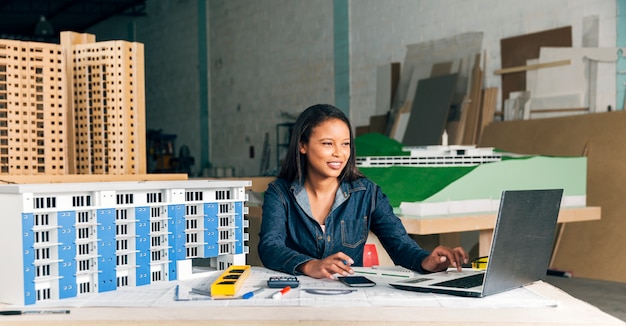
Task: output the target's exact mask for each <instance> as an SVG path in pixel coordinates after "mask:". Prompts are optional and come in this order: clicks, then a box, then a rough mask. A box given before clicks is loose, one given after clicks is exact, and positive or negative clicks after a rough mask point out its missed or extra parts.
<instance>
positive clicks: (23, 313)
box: [0, 310, 70, 316]
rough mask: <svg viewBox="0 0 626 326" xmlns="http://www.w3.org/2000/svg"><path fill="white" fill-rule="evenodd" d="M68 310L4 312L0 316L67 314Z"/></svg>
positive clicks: (0, 312)
mask: <svg viewBox="0 0 626 326" xmlns="http://www.w3.org/2000/svg"><path fill="white" fill-rule="evenodd" d="M69 313H70V311H69V310H4V311H0V315H5V316H11V315H34V314H69Z"/></svg>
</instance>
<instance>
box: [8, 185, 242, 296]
mask: <svg viewBox="0 0 626 326" xmlns="http://www.w3.org/2000/svg"><path fill="white" fill-rule="evenodd" d="M250 185H251V182H250V181H245V180H180V181H144V182H93V183H56V184H54V183H50V184H8V185H0V202H1V203H2V211H3V213H2V215H1V216H0V233H1V236H0V248H1V249H0V250H2V259H3V262H2V265H3V267H2V268H1V269H0V288H1V289H2V291H0V301H1V302H6V303H12V304H23V305H32V304H36V303H38V302H41V301H44V300H53V299H64V298H71V297H77V296H80V295H82V294H86V293H100V292H106V291H114V290H116V289H119V288H122V287H132V286H142V285H147V284H150V283H153V282H160V281H173V280H177V279H181V278H183V277H184V276H185V275H189V274H191V273H192V268H193V267H192V260H193V259H194V258H206V260H204V261H205V262H204V265H207V263H206V262H207V261H208V265H209V266H210V267H214V268H215V269H216V270H224V269H227V268H228V267H229V266H231V265H242V264H245V262H246V254H247V253H248V247H247V246H246V245H245V241H247V240H248V234H247V233H246V232H245V228H247V227H248V222H247V220H246V219H245V214H247V208H246V207H244V202H245V201H246V200H247V195H246V192H245V187H247V186H250Z"/></svg>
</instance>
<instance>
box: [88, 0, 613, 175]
mask: <svg viewBox="0 0 626 326" xmlns="http://www.w3.org/2000/svg"><path fill="white" fill-rule="evenodd" d="M348 5H349V15H350V18H349V19H350V23H349V24H350V36H349V38H350V52H351V54H350V69H351V74H350V82H351V85H350V93H351V98H350V103H351V108H350V118H351V121H352V124H353V126H360V125H367V124H368V123H369V117H370V116H371V115H374V114H376V113H375V105H376V88H375V87H376V69H377V67H378V66H379V65H383V64H388V63H390V62H402V61H403V59H404V56H405V52H406V46H407V45H409V44H415V43H420V42H425V41H431V40H437V39H442V38H447V37H450V36H454V35H456V34H460V33H463V32H468V31H479V32H483V33H484V41H483V46H484V50H485V51H486V53H487V66H486V68H485V76H486V81H485V85H484V86H485V87H499V86H500V77H499V76H496V75H494V74H493V71H494V70H496V69H499V68H500V47H499V46H500V43H499V42H500V39H502V38H505V37H510V36H516V35H522V34H527V33H533V32H538V31H543V30H547V29H552V28H556V27H562V26H567V25H570V26H572V31H573V35H572V38H573V45H574V46H581V42H582V41H581V40H582V26H583V25H582V24H583V23H582V22H583V18H584V17H589V16H594V15H595V16H598V18H599V22H600V39H599V45H600V46H602V47H613V46H615V39H616V27H615V26H616V16H617V9H616V0H525V1H519V0H499V1H492V0H438V1H425V0H389V1H380V0H349V1H348ZM197 8H198V3H197V2H196V1H191V0H179V1H174V0H149V1H148V16H147V17H144V18H139V19H134V24H135V26H136V37H137V41H139V42H143V43H144V44H145V52H146V98H147V99H146V104H147V105H146V111H147V112H148V113H147V116H148V117H147V120H148V122H147V123H148V126H147V127H148V128H152V129H159V128H162V129H163V130H164V132H166V133H175V134H178V139H177V145H178V146H180V145H182V144H187V145H190V147H191V150H192V153H191V154H192V155H193V156H195V157H196V159H197V158H199V156H200V153H198V152H197V151H198V150H199V148H200V146H199V144H197V142H198V141H199V139H198V133H199V130H200V128H202V127H206V126H203V125H202V124H203V123H205V122H203V121H198V118H199V113H198V112H199V105H200V104H199V102H198V95H197V92H198V87H199V85H198V74H197V66H198V62H197V60H198V56H197V53H198V48H197V47H198V39H197V37H198V36H197V29H198V27H197V25H198V24H197V17H198V15H197V12H196V11H197ZM208 11H209V18H208V19H209V36H208V38H209V40H208V43H209V44H210V57H209V71H210V81H209V84H210V88H211V90H210V91H211V95H210V119H209V120H210V121H209V122H206V123H208V128H209V132H210V145H209V152H210V160H211V163H212V164H213V166H233V167H234V168H235V174H236V175H237V176H254V175H258V174H259V172H260V166H261V157H262V150H263V140H264V136H265V133H269V136H270V137H269V140H270V149H271V154H270V166H271V167H275V166H276V147H275V145H276V144H275V143H276V129H275V128H276V124H277V123H281V122H286V121H290V119H288V118H286V117H285V113H286V114H287V115H296V114H297V113H299V112H300V111H302V110H303V109H305V108H306V107H308V106H309V105H312V104H316V103H335V94H334V87H335V86H334V66H333V64H334V62H333V60H334V58H333V56H334V52H333V44H334V43H333V1H332V0H308V1H292V0H262V1H245V0H229V1H225V0H210V1H209V2H208ZM101 25H102V26H104V28H101V30H103V33H114V32H116V31H117V30H119V31H117V33H126V34H128V27H127V25H123V26H124V27H123V28H120V22H119V20H111V21H110V22H106V23H104V24H101ZM102 26H100V27H102ZM97 37H98V39H101V38H102V37H101V36H100V34H97ZM601 73H602V72H601ZM603 76H605V77H606V79H603V81H602V82H601V85H600V86H599V89H603V90H607V93H605V94H603V96H604V100H605V102H609V103H610V102H611V101H612V102H614V101H615V95H614V92H615V72H614V71H608V72H604V74H603ZM613 107H615V105H614V103H613ZM251 147H253V148H254V157H250V156H251V155H250V154H251V153H250V149H251ZM195 168H196V171H200V169H199V167H198V166H195Z"/></svg>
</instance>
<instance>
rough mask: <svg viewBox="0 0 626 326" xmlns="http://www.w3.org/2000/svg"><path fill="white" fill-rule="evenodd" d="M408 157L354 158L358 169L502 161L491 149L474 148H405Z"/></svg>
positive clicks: (457, 146)
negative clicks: (408, 154)
mask: <svg viewBox="0 0 626 326" xmlns="http://www.w3.org/2000/svg"><path fill="white" fill-rule="evenodd" d="M402 150H403V151H405V152H410V153H411V155H410V156H363V157H357V158H356V164H357V166H359V167H386V166H473V165H478V164H483V163H489V162H498V161H500V160H502V155H501V154H498V153H495V152H494V151H493V148H476V146H470V145H468V146H463V145H451V146H439V145H434V146H405V147H403V148H402Z"/></svg>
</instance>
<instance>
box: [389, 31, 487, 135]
mask: <svg viewBox="0 0 626 326" xmlns="http://www.w3.org/2000/svg"><path fill="white" fill-rule="evenodd" d="M482 43H483V33H482V32H468V33H462V34H459V35H455V36H452V37H448V38H444V39H438V40H432V41H427V42H423V43H417V44H409V45H407V50H406V55H405V58H404V61H403V63H402V66H401V70H400V80H399V82H398V88H397V90H396V93H395V95H394V98H393V105H392V107H391V114H390V117H389V122H388V123H387V131H388V132H387V134H388V135H392V134H391V133H390V130H391V129H392V128H393V126H394V124H395V123H396V116H397V115H398V114H399V111H400V109H401V108H402V106H403V105H404V104H405V103H406V102H409V101H412V100H413V97H414V96H415V90H416V88H417V83H418V81H419V80H421V79H424V78H428V77H430V75H431V73H432V70H433V65H436V64H439V63H442V62H452V68H451V71H452V72H454V73H457V74H459V81H460V82H459V83H458V84H457V88H456V92H455V96H454V97H453V103H455V102H458V107H461V105H460V102H461V101H462V100H463V96H465V94H466V93H467V84H468V83H467V80H468V78H469V75H470V74H471V69H472V65H471V64H472V62H473V60H474V56H475V55H476V54H480V53H481V51H482Z"/></svg>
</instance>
